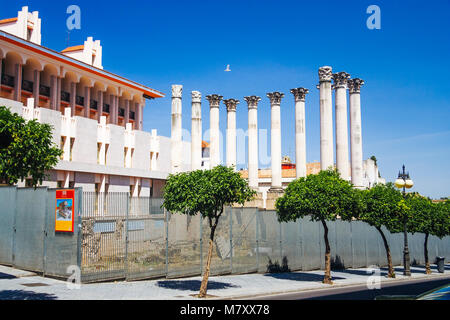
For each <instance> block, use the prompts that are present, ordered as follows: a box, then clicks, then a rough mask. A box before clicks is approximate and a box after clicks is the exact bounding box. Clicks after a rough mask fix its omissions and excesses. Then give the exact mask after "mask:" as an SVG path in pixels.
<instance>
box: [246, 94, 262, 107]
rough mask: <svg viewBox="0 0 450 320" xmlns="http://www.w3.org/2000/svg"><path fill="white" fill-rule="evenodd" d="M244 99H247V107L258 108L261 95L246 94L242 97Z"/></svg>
mask: <svg viewBox="0 0 450 320" xmlns="http://www.w3.org/2000/svg"><path fill="white" fill-rule="evenodd" d="M244 100H245V101H247V105H248V108H249V109H256V108H258V102H259V101H260V100H261V97H258V96H248V97H244Z"/></svg>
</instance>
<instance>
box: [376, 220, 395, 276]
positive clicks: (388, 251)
mask: <svg viewBox="0 0 450 320" xmlns="http://www.w3.org/2000/svg"><path fill="white" fill-rule="evenodd" d="M376 229H377V230H378V232H379V233H380V234H381V238H383V243H384V249H385V250H386V257H387V262H388V270H389V271H388V278H395V271H394V266H393V265H392V256H391V249H390V248H389V243H388V242H387V239H386V236H385V235H384V233H383V230H381V228H376Z"/></svg>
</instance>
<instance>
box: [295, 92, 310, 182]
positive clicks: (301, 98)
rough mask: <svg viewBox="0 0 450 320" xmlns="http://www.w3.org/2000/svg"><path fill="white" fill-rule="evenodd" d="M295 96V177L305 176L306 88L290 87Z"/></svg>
mask: <svg viewBox="0 0 450 320" xmlns="http://www.w3.org/2000/svg"><path fill="white" fill-rule="evenodd" d="M291 93H292V94H293V95H294V98H295V171H296V177H297V179H298V178H301V177H306V133H305V96H306V94H307V93H309V90H308V89H305V88H295V89H291Z"/></svg>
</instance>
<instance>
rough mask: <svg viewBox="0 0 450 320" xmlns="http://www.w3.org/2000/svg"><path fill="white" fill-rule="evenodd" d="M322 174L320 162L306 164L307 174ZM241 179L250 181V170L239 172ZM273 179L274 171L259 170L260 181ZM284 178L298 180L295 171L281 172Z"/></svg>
mask: <svg viewBox="0 0 450 320" xmlns="http://www.w3.org/2000/svg"><path fill="white" fill-rule="evenodd" d="M319 172H320V162H312V163H307V164H306V174H308V175H309V174H317V173H319ZM239 173H240V174H241V177H242V178H244V179H248V170H241V171H239ZM271 177H272V169H259V170H258V178H259V179H267V178H271ZM281 177H282V178H294V179H295V178H296V177H297V173H296V170H295V169H282V170H281Z"/></svg>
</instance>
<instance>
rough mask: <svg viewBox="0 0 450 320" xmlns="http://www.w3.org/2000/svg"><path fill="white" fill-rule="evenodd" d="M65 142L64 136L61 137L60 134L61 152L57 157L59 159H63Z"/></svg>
mask: <svg viewBox="0 0 450 320" xmlns="http://www.w3.org/2000/svg"><path fill="white" fill-rule="evenodd" d="M65 144H66V137H63V136H61V142H60V146H59V147H60V149H61V151H62V152H63V153H62V154H61V156H60V157H59V159H60V160H63V159H64V145H65Z"/></svg>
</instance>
